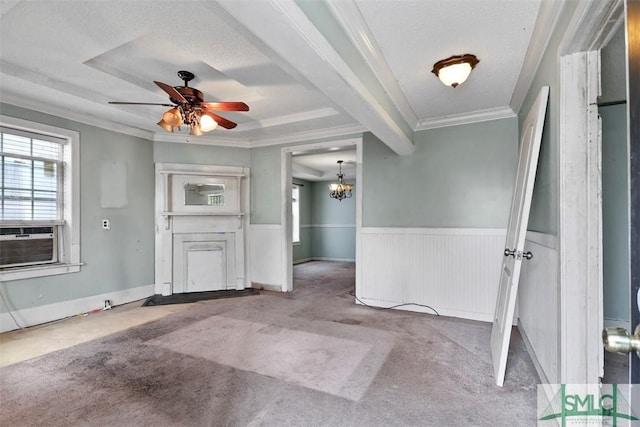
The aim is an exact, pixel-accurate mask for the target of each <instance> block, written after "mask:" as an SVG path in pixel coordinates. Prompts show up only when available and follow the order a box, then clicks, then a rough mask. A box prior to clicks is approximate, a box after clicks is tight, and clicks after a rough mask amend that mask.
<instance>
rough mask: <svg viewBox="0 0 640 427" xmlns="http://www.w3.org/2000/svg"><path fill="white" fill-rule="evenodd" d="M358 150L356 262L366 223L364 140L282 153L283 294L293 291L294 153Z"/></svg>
mask: <svg viewBox="0 0 640 427" xmlns="http://www.w3.org/2000/svg"><path fill="white" fill-rule="evenodd" d="M351 146H354V147H355V149H356V182H357V183H358V185H359V186H360V187H359V188H360V191H356V260H357V259H358V253H359V243H358V242H359V230H360V224H362V137H357V138H346V139H340V140H333V141H324V142H317V143H312V144H305V145H295V146H287V147H282V148H281V152H280V178H281V181H280V190H281V191H280V197H281V199H280V202H281V203H280V220H281V223H280V224H281V225H282V228H281V239H282V245H283V246H282V253H283V254H284V256H283V262H284V265H283V270H284V282H283V285H282V291H283V292H291V291H292V290H293V245H292V229H291V228H292V227H291V221H292V215H291V191H290V188H291V174H292V162H291V158H292V154H293V153H296V154H298V153H304V152H310V151H318V150H329V149H331V148H335V147H351ZM358 277H359V275H358V271H357V269H356V286H357V283H358Z"/></svg>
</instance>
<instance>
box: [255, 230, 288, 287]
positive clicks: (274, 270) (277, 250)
mask: <svg viewBox="0 0 640 427" xmlns="http://www.w3.org/2000/svg"><path fill="white" fill-rule="evenodd" d="M282 237H283V233H282V226H281V225H280V224H251V225H250V226H249V246H250V249H249V250H250V256H251V282H252V283H254V284H258V285H267V286H269V287H273V288H274V289H272V290H276V289H281V287H282V285H284V277H285V272H284V270H283V269H284V267H285V265H284V254H283V249H284V243H283V242H282Z"/></svg>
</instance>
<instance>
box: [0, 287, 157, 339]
mask: <svg viewBox="0 0 640 427" xmlns="http://www.w3.org/2000/svg"><path fill="white" fill-rule="evenodd" d="M153 287H154V285H145V286H139V287H137V288H129V289H123V290H120V291H114V292H107V293H104V294H100V295H93V296H90V297H85V298H78V299H74V300H69V301H63V302H58V303H54V304H47V305H41V306H38V307H33V308H24V309H21V310H16V311H12V312H11V314H12V315H13V317H15V318H16V320H17V321H18V323H19V324H20V326H21V327H23V328H26V327H29V326H35V325H40V324H42V323H47V322H53V321H54V320H60V319H64V318H67V317H71V316H75V315H77V314H78V313H87V312H90V311H92V310H95V309H96V308H102V307H103V304H104V301H105V300H111V302H112V306H116V305H121V304H126V303H128V302H132V301H138V300H141V299H144V298H147V297H149V296H151V295H153ZM11 314H9V313H8V312H4V313H2V314H0V332H7V331H12V330H15V329H18V326H17V325H16V324H15V322H14V321H13V319H12V318H11Z"/></svg>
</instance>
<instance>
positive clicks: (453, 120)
mask: <svg viewBox="0 0 640 427" xmlns="http://www.w3.org/2000/svg"><path fill="white" fill-rule="evenodd" d="M511 117H516V113H514V112H513V110H512V109H511V108H509V107H500V108H491V109H488V110H480V111H474V112H472V113H464V114H452V115H450V116H442V117H436V118H433V119H424V120H420V122H419V123H418V127H416V129H415V131H416V132H418V131H421V130H427V129H435V128H441V127H448V126H458V125H466V124H470V123H478V122H486V121H490V120H499V119H508V118H511Z"/></svg>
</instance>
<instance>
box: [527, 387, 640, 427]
mask: <svg viewBox="0 0 640 427" xmlns="http://www.w3.org/2000/svg"><path fill="white" fill-rule="evenodd" d="M549 386H551V387H553V386H555V387H558V386H559V390H558V391H557V392H556V393H555V394H554V395H553V398H552V399H551V400H550V401H549V402H548V404H547V405H546V406H543V407H544V410H543V411H538V415H539V418H538V420H539V421H540V422H543V421H551V420H553V421H555V422H556V423H557V422H558V421H559V422H560V423H561V426H562V427H565V426H567V425H585V424H591V423H597V422H598V421H600V422H602V423H603V424H601V425H610V426H613V427H616V426H617V425H618V422H622V420H628V421H625V423H628V422H629V421H631V422H633V421H640V418H638V417H637V416H636V414H635V413H632V411H631V406H630V405H629V402H628V394H626V395H625V393H623V392H621V387H622V388H623V389H628V386H627V385H624V386H619V385H617V384H602V385H597V384H595V385H594V384H568V385H567V384H560V385H558V384H550V385H549ZM542 387H544V386H538V409H540V408H541V400H543V401H544V402H545V403H546V402H547V399H546V398H545V397H546V395H545V392H544V389H543V388H542ZM541 390H542V393H541ZM541 396H542V399H541ZM556 423H554V424H555V425H557V424H556ZM635 424H636V423H633V425H635ZM539 425H545V424H543V423H539ZM625 425H629V424H625Z"/></svg>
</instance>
